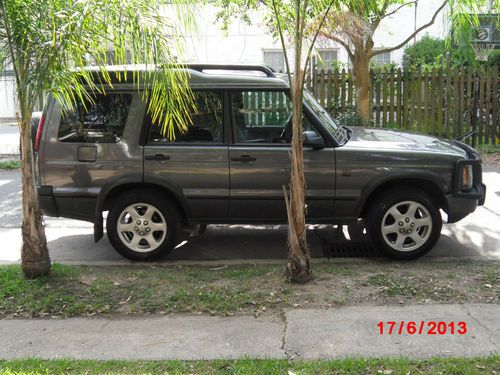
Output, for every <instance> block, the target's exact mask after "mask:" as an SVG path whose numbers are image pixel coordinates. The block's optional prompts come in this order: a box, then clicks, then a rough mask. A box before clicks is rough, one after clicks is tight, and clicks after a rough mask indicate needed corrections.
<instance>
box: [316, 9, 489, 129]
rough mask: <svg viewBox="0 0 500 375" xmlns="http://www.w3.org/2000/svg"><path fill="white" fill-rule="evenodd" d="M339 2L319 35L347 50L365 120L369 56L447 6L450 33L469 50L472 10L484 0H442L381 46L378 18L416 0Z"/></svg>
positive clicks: (403, 39)
mask: <svg viewBox="0 0 500 375" xmlns="http://www.w3.org/2000/svg"><path fill="white" fill-rule="evenodd" d="M342 3H343V6H342V9H341V11H339V12H335V13H330V15H329V16H328V17H327V20H326V27H323V28H322V30H321V35H322V36H324V37H326V38H328V39H330V40H332V41H334V42H337V43H339V44H340V45H341V46H342V47H344V49H345V50H346V51H347V54H348V55H349V59H350V60H351V63H352V72H353V79H354V85H355V87H356V97H357V106H358V112H359V114H360V116H361V118H362V119H363V122H365V123H368V122H369V119H370V111H371V108H370V107H371V106H370V103H371V98H370V92H371V78H370V60H371V59H372V57H374V56H377V55H380V54H383V53H388V52H392V51H395V50H397V49H400V48H401V47H403V46H404V45H405V44H407V43H408V42H409V41H411V40H412V39H413V38H414V37H415V36H417V35H418V34H419V33H421V32H423V31H424V30H426V29H427V28H429V27H430V26H431V25H433V24H434V22H435V21H436V19H437V17H438V15H439V14H440V13H441V12H444V11H446V10H447V11H448V13H447V15H448V18H449V24H450V26H451V28H452V30H453V33H452V35H451V37H452V38H453V39H454V42H455V43H457V44H459V45H460V46H461V48H462V49H464V53H465V50H468V51H469V52H470V51H471V48H470V44H469V35H470V27H471V26H474V25H477V24H478V18H477V15H476V14H475V13H478V9H480V7H481V6H482V5H483V4H484V0H441V2H440V3H439V5H438V7H437V8H436V10H435V12H434V14H433V15H432V16H431V17H430V19H429V20H427V21H426V22H425V23H424V24H423V25H421V26H420V27H418V28H417V29H416V30H414V31H413V32H411V33H409V35H402V37H401V42H400V43H398V44H396V45H394V46H387V47H383V48H380V49H374V41H373V36H374V34H375V32H376V31H377V30H378V28H379V26H380V24H381V22H382V21H383V20H384V18H387V17H389V16H393V15H397V14H398V12H399V11H400V10H401V9H403V8H405V7H410V6H414V5H415V4H416V1H407V0H370V1H359V0H344V1H342ZM318 22H320V20H318ZM402 22H404V21H402Z"/></svg>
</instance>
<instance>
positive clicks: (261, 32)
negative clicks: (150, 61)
mask: <svg viewBox="0 0 500 375" xmlns="http://www.w3.org/2000/svg"><path fill="white" fill-rule="evenodd" d="M441 4H442V1H441V0H419V1H418V6H417V22H416V25H415V22H414V20H415V9H414V7H413V6H409V7H405V8H403V9H401V10H399V11H398V12H397V13H396V14H394V15H392V16H389V17H387V18H385V19H384V20H383V21H382V22H381V24H380V26H379V28H378V30H377V31H376V33H375V35H374V42H375V48H377V47H379V48H380V47H390V46H394V45H397V44H399V43H401V42H402V41H404V40H405V39H406V38H407V37H408V36H409V35H410V34H411V33H412V32H413V30H414V29H415V27H416V28H418V27H420V26H421V25H423V24H425V23H427V22H429V20H430V19H431V18H432V16H433V14H434V12H435V11H436V9H437V8H438V7H439V6H440V5H441ZM164 11H165V12H166V13H169V12H168V10H167V9H166V8H165V9H164ZM215 14H216V10H215V9H214V8H213V7H211V6H205V7H203V8H201V9H200V10H198V11H197V14H196V18H197V20H198V30H197V32H192V33H190V34H188V35H186V36H185V39H186V44H187V46H186V51H185V52H186V53H185V57H184V58H183V60H185V61H186V62H195V61H196V62H211V63H230V62H231V63H249V64H250V63H263V51H264V50H266V49H280V48H281V45H280V43H279V42H278V41H277V40H275V39H274V38H273V37H272V36H271V35H270V34H269V32H268V30H267V28H266V26H265V25H263V23H262V22H261V18H262V17H261V16H260V15H259V14H258V13H253V14H252V15H251V17H250V18H251V19H252V24H251V25H248V24H247V23H245V22H244V21H241V20H240V21H238V20H236V21H233V23H232V24H231V26H230V28H229V30H228V31H227V35H225V34H224V33H223V32H222V31H221V25H220V24H219V23H215ZM445 15H446V10H443V11H441V13H440V14H439V15H438V17H437V18H436V21H435V23H434V24H433V25H432V26H430V27H429V28H427V29H426V31H424V32H422V33H420V34H419V36H418V37H417V40H418V39H420V38H421V37H422V36H423V35H426V34H429V35H432V36H434V37H440V38H442V37H444V35H446V33H447V28H448V27H447V25H446V24H445V22H444V19H446V18H445ZM318 46H319V47H321V48H336V49H338V57H339V61H341V62H343V63H348V62H349V59H348V56H347V53H346V51H345V50H344V48H342V47H341V46H340V45H337V44H336V43H332V42H330V41H325V40H323V41H320V42H319V43H318ZM403 49H404V48H401V49H399V50H397V51H394V52H392V53H391V62H394V63H396V64H398V63H400V62H401V59H402V56H403Z"/></svg>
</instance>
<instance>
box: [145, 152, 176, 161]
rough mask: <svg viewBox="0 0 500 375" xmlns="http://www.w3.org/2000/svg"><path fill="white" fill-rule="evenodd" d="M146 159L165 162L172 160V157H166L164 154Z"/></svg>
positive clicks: (147, 156) (148, 156)
mask: <svg viewBox="0 0 500 375" xmlns="http://www.w3.org/2000/svg"><path fill="white" fill-rule="evenodd" d="M145 159H146V160H156V161H163V160H170V156H168V155H164V154H156V155H146V157H145Z"/></svg>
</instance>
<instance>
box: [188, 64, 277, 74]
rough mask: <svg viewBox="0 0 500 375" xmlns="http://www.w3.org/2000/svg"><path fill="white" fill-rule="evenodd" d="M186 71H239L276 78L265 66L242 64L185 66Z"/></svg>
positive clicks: (271, 70)
mask: <svg viewBox="0 0 500 375" xmlns="http://www.w3.org/2000/svg"><path fill="white" fill-rule="evenodd" d="M184 66H185V67H186V68H188V69H193V70H196V71H199V72H203V71H204V70H241V71H256V72H262V73H264V74H265V75H266V76H267V77H276V75H275V74H274V70H273V69H272V68H271V67H269V66H267V65H242V64H185V65H184Z"/></svg>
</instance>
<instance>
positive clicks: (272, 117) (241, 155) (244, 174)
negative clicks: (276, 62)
mask: <svg viewBox="0 0 500 375" xmlns="http://www.w3.org/2000/svg"><path fill="white" fill-rule="evenodd" d="M229 96H230V103H231V111H230V112H231V123H232V129H233V140H234V143H233V144H231V145H230V146H229V159H230V184H231V190H230V208H229V212H230V216H231V218H232V219H233V220H236V221H238V220H239V221H247V220H248V219H250V220H251V219H256V220H257V219H259V220H262V221H266V220H271V221H272V220H278V219H279V220H282V219H284V218H286V207H285V201H284V198H283V189H282V186H284V185H285V186H287V185H288V183H289V180H290V155H291V147H290V130H291V113H292V112H291V102H290V99H289V97H288V95H287V94H286V92H284V91H276V90H232V91H231V92H230V95H229ZM303 127H304V130H310V131H316V130H315V128H314V126H313V124H312V122H311V121H309V119H308V118H307V116H306V117H304V121H303ZM318 135H319V133H318ZM304 165H305V175H306V183H307V187H306V201H307V206H308V208H307V215H308V217H309V218H311V219H312V218H314V219H315V220H318V219H320V218H329V217H331V216H332V215H333V204H334V198H335V174H334V170H335V152H334V149H333V148H323V149H321V150H317V149H313V148H312V147H304Z"/></svg>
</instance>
